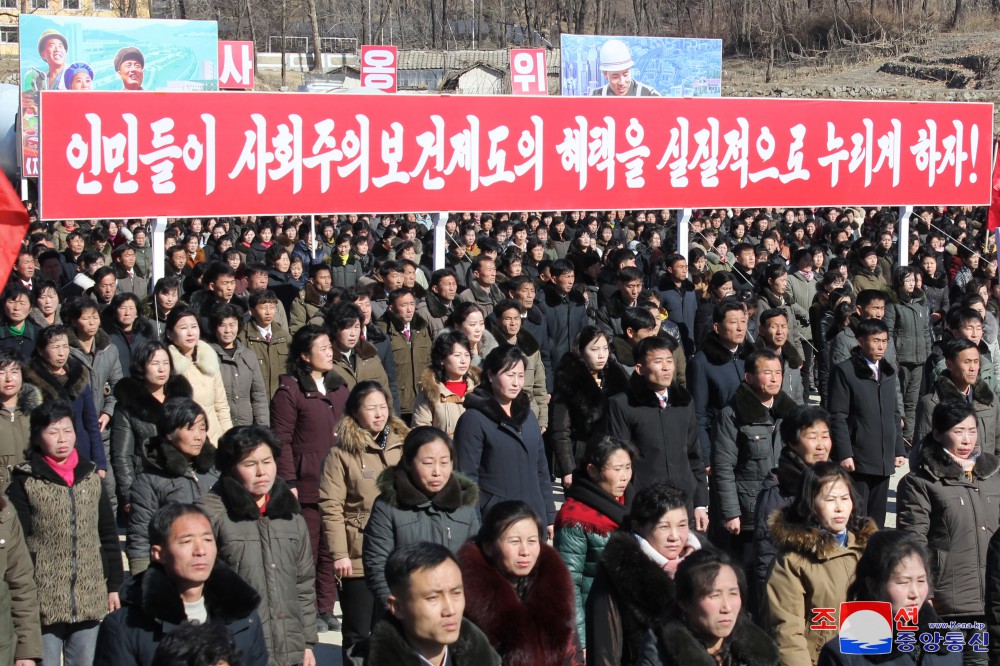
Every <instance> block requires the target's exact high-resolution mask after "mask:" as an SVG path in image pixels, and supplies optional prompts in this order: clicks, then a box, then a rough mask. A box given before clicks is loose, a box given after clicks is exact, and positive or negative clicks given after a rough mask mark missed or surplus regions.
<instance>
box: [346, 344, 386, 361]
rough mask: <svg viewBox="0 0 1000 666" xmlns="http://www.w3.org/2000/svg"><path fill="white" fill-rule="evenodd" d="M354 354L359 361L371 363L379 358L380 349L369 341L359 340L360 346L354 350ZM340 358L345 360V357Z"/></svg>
mask: <svg viewBox="0 0 1000 666" xmlns="http://www.w3.org/2000/svg"><path fill="white" fill-rule="evenodd" d="M354 354H355V355H356V356H357V357H358V360H359V361H370V360H372V359H373V358H376V357H377V356H378V349H375V345H373V344H372V343H370V342H368V341H367V340H358V346H357V347H355V348H354ZM340 358H344V356H343V355H341V356H340Z"/></svg>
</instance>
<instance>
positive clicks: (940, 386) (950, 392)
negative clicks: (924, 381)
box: [934, 372, 994, 405]
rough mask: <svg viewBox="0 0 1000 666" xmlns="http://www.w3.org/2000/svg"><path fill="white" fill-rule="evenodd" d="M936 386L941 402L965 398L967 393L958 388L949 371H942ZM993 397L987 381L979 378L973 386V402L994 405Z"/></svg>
mask: <svg viewBox="0 0 1000 666" xmlns="http://www.w3.org/2000/svg"><path fill="white" fill-rule="evenodd" d="M934 388H935V390H936V391H937V394H938V397H939V398H941V402H944V401H945V400H952V399H959V400H964V399H965V394H963V393H962V392H961V391H959V390H958V387H956V386H955V382H953V381H952V380H951V377H949V376H948V373H947V372H942V373H941V374H940V375H938V378H937V381H936V382H935V384H934ZM993 397H994V396H993V391H991V390H990V387H989V386H987V385H986V382H984V381H983V380H981V379H979V380H977V381H976V384H975V386H973V387H972V400H973V402H978V403H979V404H981V405H992V404H993Z"/></svg>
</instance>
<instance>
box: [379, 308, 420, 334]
mask: <svg viewBox="0 0 1000 666" xmlns="http://www.w3.org/2000/svg"><path fill="white" fill-rule="evenodd" d="M382 321H384V322H385V324H386V329H387V330H391V331H395V332H397V333H399V334H400V335H402V334H403V328H404V327H405V326H406V324H404V323H403V320H402V319H400V318H399V317H398V316H397V315H396V313H395V312H393V311H392V310H386V311H385V314H384V315H382ZM426 328H427V322H426V321H424V318H423V317H421V316H420V315H418V314H415V315H413V319H412V320H411V321H410V330H411V331H422V330H424V329H426Z"/></svg>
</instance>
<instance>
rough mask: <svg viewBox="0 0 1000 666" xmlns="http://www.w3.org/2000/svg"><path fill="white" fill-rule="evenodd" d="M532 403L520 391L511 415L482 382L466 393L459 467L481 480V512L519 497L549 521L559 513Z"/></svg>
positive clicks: (457, 432)
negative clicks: (481, 384)
mask: <svg viewBox="0 0 1000 666" xmlns="http://www.w3.org/2000/svg"><path fill="white" fill-rule="evenodd" d="M530 403H531V400H530V399H529V398H528V396H527V395H526V394H524V393H521V394H520V395H518V396H517V398H516V399H515V400H514V402H513V403H512V404H511V406H510V416H508V415H507V414H506V413H505V412H504V411H503V409H502V408H501V407H500V403H499V402H497V400H496V398H494V397H493V393H492V391H491V390H490V389H489V388H485V387H482V386H480V387H477V388H476V389H475V390H474V391H472V392H471V393H468V394H466V396H465V410H466V411H465V413H464V414H462V417H461V418H460V419H459V420H458V426H457V427H456V428H455V441H456V442H458V460H457V464H456V466H455V467H456V469H458V470H459V471H461V472H462V474H464V475H465V476H467V477H468V478H469V479H470V480H472V481H474V482H476V483H478V484H479V510H480V514H481V515H486V513H487V512H488V511H489V510H490V508H491V507H492V506H494V505H495V504H498V503H499V502H503V501H504V500H512V499H518V500H522V501H524V502H526V503H527V504H528V506H530V507H531V508H532V509H533V510H534V512H535V513H536V514H537V515H538V517H539V518H540V519H541V520H542V521H543V522H544V523H545V524H546V525H551V524H552V521H553V520H555V517H556V508H555V503H554V500H553V497H552V477H551V476H550V474H549V466H548V463H547V462H546V459H545V444H544V443H543V441H542V432H541V428H540V427H539V425H538V419H536V418H535V415H534V414H533V413H532V411H531V404H530Z"/></svg>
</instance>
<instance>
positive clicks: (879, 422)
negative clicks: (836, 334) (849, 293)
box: [827, 349, 906, 476]
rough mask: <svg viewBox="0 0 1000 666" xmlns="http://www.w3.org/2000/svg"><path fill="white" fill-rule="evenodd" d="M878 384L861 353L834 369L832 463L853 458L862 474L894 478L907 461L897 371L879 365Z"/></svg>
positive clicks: (831, 377) (829, 404) (857, 469)
mask: <svg viewBox="0 0 1000 666" xmlns="http://www.w3.org/2000/svg"><path fill="white" fill-rule="evenodd" d="M878 367H879V378H878V380H876V379H875V375H874V373H873V372H872V369H871V367H870V366H869V365H868V361H867V360H866V359H865V357H864V356H862V355H861V350H860V349H855V350H854V351H853V352H851V358H850V359H848V360H846V361H844V362H843V363H841V364H840V365H837V366H834V368H833V373H832V374H831V375H830V396H829V401H828V403H827V404H828V408H829V410H830V435H831V437H832V438H833V454H832V455H831V456H830V457H831V458H832V459H833V460H838V461H840V460H844V459H846V458H854V469H855V471H856V472H858V473H859V474H872V475H875V476H892V475H893V473H894V472H895V470H896V464H895V459H896V458H897V457H899V456H905V455H906V449H905V445H904V444H903V431H902V430H901V429H900V425H899V423H900V420H901V419H902V415H901V414H900V410H899V407H900V406H899V402H898V401H897V398H896V387H897V384H898V383H899V380H898V378H897V377H896V370H895V369H894V368H893V367H892V366H891V365H889V364H888V363H887V362H886V361H885V359H882V360H881V361H879V364H878Z"/></svg>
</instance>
